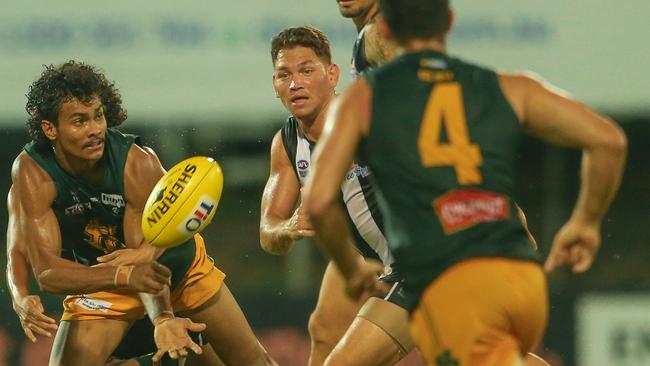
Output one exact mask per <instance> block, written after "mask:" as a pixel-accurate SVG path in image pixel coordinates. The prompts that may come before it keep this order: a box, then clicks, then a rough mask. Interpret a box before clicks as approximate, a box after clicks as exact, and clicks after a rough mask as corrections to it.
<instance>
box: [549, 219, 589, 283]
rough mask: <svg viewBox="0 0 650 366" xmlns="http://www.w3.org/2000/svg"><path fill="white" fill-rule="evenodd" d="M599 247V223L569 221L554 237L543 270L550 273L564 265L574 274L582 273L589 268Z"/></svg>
mask: <svg viewBox="0 0 650 366" xmlns="http://www.w3.org/2000/svg"><path fill="white" fill-rule="evenodd" d="M599 247H600V223H587V222H584V221H580V220H576V219H570V220H569V221H568V222H567V223H566V224H564V226H562V228H561V229H560V231H558V233H557V234H556V235H555V238H554V239H553V246H552V247H551V252H550V253H549V255H548V259H546V264H545V265H544V268H545V269H546V271H547V272H551V271H553V270H554V269H555V268H557V267H560V266H565V265H566V266H570V267H571V269H572V270H573V272H575V273H580V272H584V271H586V270H588V269H589V267H591V263H592V262H593V260H594V257H595V255H596V252H597V251H598V248H599Z"/></svg>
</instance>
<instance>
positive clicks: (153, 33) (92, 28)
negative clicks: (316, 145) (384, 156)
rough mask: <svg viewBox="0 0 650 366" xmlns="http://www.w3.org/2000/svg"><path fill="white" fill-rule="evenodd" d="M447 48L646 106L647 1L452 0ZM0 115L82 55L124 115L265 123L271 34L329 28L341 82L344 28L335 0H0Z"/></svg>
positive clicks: (348, 34)
mask: <svg viewBox="0 0 650 366" xmlns="http://www.w3.org/2000/svg"><path fill="white" fill-rule="evenodd" d="M452 5H453V6H454V8H455V9H456V12H457V21H456V25H455V29H454V31H453V32H452V37H451V39H450V44H449V49H450V52H451V53H453V54H458V55H460V56H464V57H466V58H468V59H470V60H473V61H476V62H479V63H482V64H486V65H489V66H493V67H497V68H501V69H515V70H522V69H532V70H534V71H536V72H537V73H539V74H540V75H542V76H543V77H545V78H546V79H548V80H549V81H551V82H553V83H555V84H557V85H559V86H561V87H562V88H564V89H566V90H567V91H569V92H570V93H572V94H574V95H575V96H577V97H578V98H580V99H583V100H585V101H587V102H588V103H590V104H592V105H594V106H596V107H598V108H600V109H604V110H606V111H610V112H628V113H633V112H638V111H650V107H649V106H650V88H648V86H649V85H650V72H648V71H647V68H648V66H649V65H650V46H649V45H650V29H649V28H650V27H649V26H648V25H647V14H648V13H650V3H648V2H644V1H641V0H630V1H626V2H625V6H623V5H622V4H620V3H617V2H612V1H606V0H591V1H584V0H583V1H561V0H549V1H543V2H533V1H515V0H503V1H489V2H488V1H470V0H457V1H452ZM1 8H2V10H1V11H0V56H1V57H0V120H2V121H11V120H17V121H22V120H23V119H24V110H23V109H24V105H25V97H24V95H25V93H26V92H27V86H28V85H29V84H30V83H31V82H32V81H33V80H34V79H35V78H36V77H37V76H38V75H39V74H40V72H41V71H42V65H43V64H51V63H60V62H63V61H65V60H68V59H78V60H83V61H86V62H89V63H92V64H95V65H97V66H99V67H100V68H102V69H103V70H105V71H106V73H107V75H108V76H109V78H110V79H112V80H115V81H116V83H117V84H118V86H119V87H120V89H121V90H122V93H123V96H124V99H125V103H126V106H127V109H128V110H129V112H130V116H131V118H132V119H136V120H143V119H146V120H149V121H152V120H153V121H160V123H166V122H167V121H178V120H182V121H190V122H192V121H195V122H212V121H219V120H225V119H236V120H239V121H250V122H251V123H266V122H268V121H269V119H271V118H277V116H281V115H283V114H284V112H283V109H282V107H281V105H280V103H278V101H277V100H276V98H275V97H274V94H273V92H272V89H271V72H272V68H271V62H270V55H269V48H270V38H271V37H272V36H273V35H274V34H276V33H277V32H278V31H280V30H281V29H282V28H284V27H286V26H289V25H302V24H310V25H315V26H317V27H319V28H322V29H323V30H324V31H325V32H326V33H327V34H328V36H329V37H330V38H331V41H332V45H333V46H334V58H335V61H336V62H337V63H339V64H340V65H341V68H342V69H343V75H344V77H343V80H342V82H341V84H342V85H345V84H346V83H347V82H349V80H350V78H349V76H348V62H349V58H350V51H351V48H352V43H353V41H354V37H355V31H354V28H353V26H352V23H351V22H350V21H349V20H346V19H343V18H342V17H341V16H340V15H339V13H338V10H337V6H336V3H335V0H273V1H267V0H238V1H225V0H211V1H208V0H194V1H191V2H173V1H153V0H141V1H136V2H133V1H125V0H116V1H112V2H110V3H102V4H100V3H93V2H86V1H80V0H67V1H62V2H61V1H60V2H43V1H36V0H25V1H20V2H19V1H13V0H9V1H4V2H3V3H2V6H1Z"/></svg>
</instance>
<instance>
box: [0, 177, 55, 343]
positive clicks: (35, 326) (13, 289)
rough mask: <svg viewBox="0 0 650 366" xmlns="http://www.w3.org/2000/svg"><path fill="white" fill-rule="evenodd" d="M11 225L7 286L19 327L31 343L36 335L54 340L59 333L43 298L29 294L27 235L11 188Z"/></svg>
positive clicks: (9, 204)
mask: <svg viewBox="0 0 650 366" xmlns="http://www.w3.org/2000/svg"><path fill="white" fill-rule="evenodd" d="M7 208H8V212H9V222H8V224H7V285H8V287H9V292H10V294H11V301H12V304H13V309H14V311H15V312H16V314H17V315H18V318H19V319H20V324H21V326H22V328H23V331H24V332H25V335H26V336H27V338H29V340H30V341H32V342H36V340H37V338H36V335H39V334H40V335H44V336H46V337H52V332H56V330H57V328H58V327H57V325H56V321H55V320H54V319H52V318H50V317H48V316H47V315H45V310H44V309H43V304H42V303H41V298H40V297H39V296H38V295H31V294H30V293H29V282H30V279H31V269H30V267H29V262H28V261H27V255H26V254H25V250H26V249H25V241H24V236H23V235H21V233H20V230H19V227H18V222H19V219H18V218H19V217H20V213H21V211H20V205H19V204H18V197H16V190H15V189H13V187H12V188H10V189H9V194H8V196H7Z"/></svg>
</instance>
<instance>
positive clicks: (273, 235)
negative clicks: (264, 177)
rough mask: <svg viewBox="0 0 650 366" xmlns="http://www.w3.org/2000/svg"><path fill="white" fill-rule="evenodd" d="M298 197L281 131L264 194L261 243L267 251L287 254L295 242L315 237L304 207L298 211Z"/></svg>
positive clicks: (277, 134)
mask: <svg viewBox="0 0 650 366" xmlns="http://www.w3.org/2000/svg"><path fill="white" fill-rule="evenodd" d="M299 196H300V183H299V182H298V178H297V177H296V173H295V172H294V171H293V168H292V166H291V163H290V161H289V157H288V156H287V153H286V151H285V150H284V147H283V145H282V136H281V132H278V133H276V134H275V136H274V137H273V142H272V144H271V169H270V173H269V179H268V181H267V182H266V186H265V187H264V193H263V194H262V204H261V217H260V244H261V246H262V248H263V249H264V250H265V251H267V252H269V253H271V254H276V255H285V254H287V253H289V252H290V251H291V248H293V244H294V242H295V241H296V240H299V239H301V238H303V237H307V236H313V235H314V233H313V230H312V227H311V223H310V221H309V219H308V217H307V214H306V213H305V211H304V209H303V206H302V204H301V205H300V206H299V207H298V208H297V209H296V208H295V207H296V202H297V201H298V198H299Z"/></svg>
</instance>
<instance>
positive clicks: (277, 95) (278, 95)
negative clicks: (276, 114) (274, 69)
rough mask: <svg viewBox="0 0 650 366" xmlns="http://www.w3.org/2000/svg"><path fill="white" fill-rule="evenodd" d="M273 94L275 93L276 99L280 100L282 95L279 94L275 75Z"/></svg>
mask: <svg viewBox="0 0 650 366" xmlns="http://www.w3.org/2000/svg"><path fill="white" fill-rule="evenodd" d="M272 84H273V92H274V93H275V97H276V98H280V93H279V92H278V88H277V87H276V86H275V74H273V83H272Z"/></svg>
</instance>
